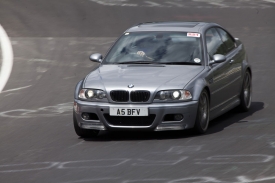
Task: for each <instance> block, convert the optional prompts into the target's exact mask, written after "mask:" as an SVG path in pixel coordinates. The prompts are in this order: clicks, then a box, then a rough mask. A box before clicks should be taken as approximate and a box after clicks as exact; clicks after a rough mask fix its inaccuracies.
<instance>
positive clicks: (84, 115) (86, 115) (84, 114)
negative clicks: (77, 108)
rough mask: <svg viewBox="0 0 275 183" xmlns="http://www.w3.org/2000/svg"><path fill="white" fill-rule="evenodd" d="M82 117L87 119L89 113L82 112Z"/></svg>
mask: <svg viewBox="0 0 275 183" xmlns="http://www.w3.org/2000/svg"><path fill="white" fill-rule="evenodd" d="M82 118H83V119H84V120H89V119H90V115H89V114H88V113H85V112H84V113H82Z"/></svg>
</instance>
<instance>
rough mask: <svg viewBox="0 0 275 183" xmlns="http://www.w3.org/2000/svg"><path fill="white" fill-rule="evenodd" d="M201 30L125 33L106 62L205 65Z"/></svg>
mask: <svg viewBox="0 0 275 183" xmlns="http://www.w3.org/2000/svg"><path fill="white" fill-rule="evenodd" d="M199 36H200V34H198V33H186V32H130V33H124V35H122V37H121V38H120V39H119V40H118V41H117V42H116V44H115V45H114V46H113V47H112V49H111V50H110V52H109V54H108V55H107V56H106V58H105V59H104V62H103V63H104V64H122V63H127V62H129V63H131V64H134V63H153V64H183V63H186V64H196V65H201V61H202V52H201V43H200V37H199Z"/></svg>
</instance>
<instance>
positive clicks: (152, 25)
mask: <svg viewBox="0 0 275 183" xmlns="http://www.w3.org/2000/svg"><path fill="white" fill-rule="evenodd" d="M208 24H209V23H207V22H145V23H140V24H137V25H135V26H133V27H131V28H129V29H128V30H127V32H140V31H180V32H181V31H184V32H189V31H192V32H200V31H199V30H200V28H201V27H203V26H205V25H208Z"/></svg>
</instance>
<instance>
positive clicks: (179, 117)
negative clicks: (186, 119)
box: [174, 114, 183, 121]
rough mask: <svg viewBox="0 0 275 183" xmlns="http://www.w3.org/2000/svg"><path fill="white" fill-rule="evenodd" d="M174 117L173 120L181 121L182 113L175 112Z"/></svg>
mask: <svg viewBox="0 0 275 183" xmlns="http://www.w3.org/2000/svg"><path fill="white" fill-rule="evenodd" d="M174 119H175V121H181V120H182V119H183V115H181V114H175V115H174Z"/></svg>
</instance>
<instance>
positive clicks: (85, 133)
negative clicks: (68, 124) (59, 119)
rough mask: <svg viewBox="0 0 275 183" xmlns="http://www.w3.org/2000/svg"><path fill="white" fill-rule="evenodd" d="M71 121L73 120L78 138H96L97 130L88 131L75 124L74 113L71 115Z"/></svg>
mask: <svg viewBox="0 0 275 183" xmlns="http://www.w3.org/2000/svg"><path fill="white" fill-rule="evenodd" d="M73 120H74V130H75V133H76V134H77V135H78V136H80V137H82V138H91V137H96V136H97V135H98V133H99V130H89V129H83V128H80V127H79V126H78V124H77V120H76V117H75V113H73Z"/></svg>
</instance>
